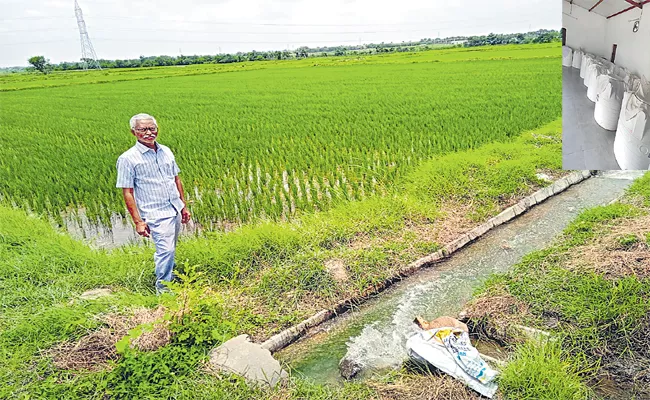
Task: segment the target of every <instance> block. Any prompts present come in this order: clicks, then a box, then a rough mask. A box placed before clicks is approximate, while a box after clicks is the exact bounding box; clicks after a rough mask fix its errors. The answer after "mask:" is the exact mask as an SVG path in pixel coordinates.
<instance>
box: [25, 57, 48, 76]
mask: <svg viewBox="0 0 650 400" xmlns="http://www.w3.org/2000/svg"><path fill="white" fill-rule="evenodd" d="M27 61H28V62H29V63H30V64H32V65H33V66H34V68H35V69H36V70H37V71H39V72H41V73H43V74H47V73H49V72H50V69H51V68H50V60H46V59H45V57H43V56H34V57H30V58H29V60H27Z"/></svg>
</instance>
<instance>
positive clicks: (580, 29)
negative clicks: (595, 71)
mask: <svg viewBox="0 0 650 400" xmlns="http://www.w3.org/2000/svg"><path fill="white" fill-rule="evenodd" d="M606 26H607V19H606V18H605V17H603V16H602V15H598V14H596V13H593V12H592V13H590V12H589V10H586V9H584V8H582V7H578V6H577V5H575V4H573V5H571V4H570V3H569V2H568V1H566V0H562V27H563V28H565V29H566V44H567V46H569V47H571V48H574V49H583V50H585V51H587V52H589V53H592V54H596V55H599V56H603V57H609V56H610V55H611V45H610V49H609V50H608V48H607V46H606V43H607V41H606V32H607V29H606ZM630 29H631V28H630ZM619 48H620V46H619ZM617 54H618V53H617ZM617 57H618V56H617Z"/></svg>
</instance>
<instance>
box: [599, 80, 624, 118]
mask: <svg viewBox="0 0 650 400" xmlns="http://www.w3.org/2000/svg"><path fill="white" fill-rule="evenodd" d="M595 88H596V89H595V91H596V108H595V109H594V119H595V120H596V122H597V123H598V125H600V126H602V127H603V128H604V129H606V130H608V131H615V130H616V127H617V125H618V118H619V116H620V114H621V105H622V103H623V94H624V93H625V82H624V81H623V80H622V79H620V78H619V77H617V76H613V75H611V74H603V75H600V76H599V77H598V78H596V85H595Z"/></svg>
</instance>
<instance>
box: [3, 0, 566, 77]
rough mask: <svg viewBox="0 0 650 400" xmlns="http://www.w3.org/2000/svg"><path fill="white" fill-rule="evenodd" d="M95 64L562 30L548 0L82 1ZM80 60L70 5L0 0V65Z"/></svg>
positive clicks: (60, 0) (59, 0)
mask: <svg viewBox="0 0 650 400" xmlns="http://www.w3.org/2000/svg"><path fill="white" fill-rule="evenodd" d="M78 2H79V6H80V7H81V9H82V10H83V16H84V20H85V22H86V27H87V29H88V34H89V36H90V39H91V41H92V43H93V46H94V48H95V52H96V53H97V57H98V58H104V59H129V58H138V57H140V56H141V55H144V56H157V55H169V56H178V55H180V54H183V55H195V54H217V53H235V52H238V51H251V50H258V51H263V50H284V49H289V50H291V49H295V48H297V47H300V46H310V47H316V46H336V45H358V44H363V43H380V42H401V41H409V40H419V39H422V38H436V37H440V38H444V37H449V36H470V35H486V34H488V33H491V32H493V33H513V32H527V31H530V30H537V29H557V30H559V29H560V28H561V16H562V11H561V7H562V5H561V2H559V1H548V0H527V1H521V0H464V1H455V0H399V1H396V0H392V1H382V0H327V1H324V0H321V1H318V0H273V1H259V0H258V1H255V0H213V1H209V0H182V1H178V0H157V1H153V0H78ZM34 55H43V56H45V58H48V59H49V60H50V61H51V62H53V63H58V62H61V61H78V60H79V58H80V57H81V47H80V40H79V30H78V28H77V22H76V18H75V12H74V0H0V67H9V66H27V65H28V63H27V59H28V58H29V57H31V56H34Z"/></svg>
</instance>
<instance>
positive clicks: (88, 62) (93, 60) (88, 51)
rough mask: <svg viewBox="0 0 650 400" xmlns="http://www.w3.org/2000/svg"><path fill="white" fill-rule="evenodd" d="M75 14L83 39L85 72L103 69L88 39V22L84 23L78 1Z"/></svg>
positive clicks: (75, 5) (75, 1) (75, 4)
mask: <svg viewBox="0 0 650 400" xmlns="http://www.w3.org/2000/svg"><path fill="white" fill-rule="evenodd" d="M74 13H75V15H76V16H77V25H78V26H79V36H80V37H81V61H82V62H83V64H82V65H83V68H84V71H85V70H87V69H92V68H96V69H102V67H100V66H99V61H97V54H95V49H94V48H93V44H92V43H91V42H90V38H89V37H88V30H87V29H86V22H85V21H84V16H83V13H82V12H81V7H79V3H77V0H74Z"/></svg>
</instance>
